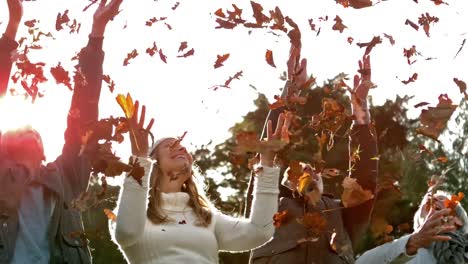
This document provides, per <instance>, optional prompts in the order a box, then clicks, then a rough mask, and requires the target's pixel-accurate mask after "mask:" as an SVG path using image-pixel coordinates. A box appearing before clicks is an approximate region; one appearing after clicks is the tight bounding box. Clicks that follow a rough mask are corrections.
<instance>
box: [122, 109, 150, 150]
mask: <svg viewBox="0 0 468 264" xmlns="http://www.w3.org/2000/svg"><path fill="white" fill-rule="evenodd" d="M139 105H140V104H139V102H138V101H136V102H135V112H134V114H133V116H132V117H131V118H129V119H128V125H129V130H130V143H131V145H132V154H133V155H135V156H138V157H146V156H148V149H149V140H148V137H149V134H150V130H151V127H152V126H153V124H154V118H151V120H150V122H149V124H148V126H147V127H146V128H144V124H145V115H146V107H145V106H143V107H142V109H141V115H140V119H138V110H139Z"/></svg>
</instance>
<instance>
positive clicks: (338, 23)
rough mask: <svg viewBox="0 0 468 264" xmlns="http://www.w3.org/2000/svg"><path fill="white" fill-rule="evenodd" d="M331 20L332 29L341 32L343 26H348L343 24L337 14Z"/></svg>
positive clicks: (343, 28)
mask: <svg viewBox="0 0 468 264" xmlns="http://www.w3.org/2000/svg"><path fill="white" fill-rule="evenodd" d="M333 21H335V24H334V25H333V27H332V29H333V30H336V31H339V32H340V33H343V30H345V28H348V27H347V26H345V25H344V24H343V20H342V19H341V17H339V16H336V17H335V19H333Z"/></svg>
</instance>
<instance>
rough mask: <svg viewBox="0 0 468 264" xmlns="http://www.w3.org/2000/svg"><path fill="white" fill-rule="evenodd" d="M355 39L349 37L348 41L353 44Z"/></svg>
mask: <svg viewBox="0 0 468 264" xmlns="http://www.w3.org/2000/svg"><path fill="white" fill-rule="evenodd" d="M353 41H354V39H353V38H352V37H348V43H349V44H350V45H351V44H353Z"/></svg>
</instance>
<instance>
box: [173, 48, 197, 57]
mask: <svg viewBox="0 0 468 264" xmlns="http://www.w3.org/2000/svg"><path fill="white" fill-rule="evenodd" d="M193 54H195V50H194V49H193V48H192V49H191V50H189V51H187V52H186V53H184V54H182V55H179V56H177V58H187V57H189V56H192V55H193Z"/></svg>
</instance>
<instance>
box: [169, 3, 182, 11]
mask: <svg viewBox="0 0 468 264" xmlns="http://www.w3.org/2000/svg"><path fill="white" fill-rule="evenodd" d="M179 5H180V2H176V3H175V4H174V6H173V7H171V9H172V10H176V9H177V7H179Z"/></svg>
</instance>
